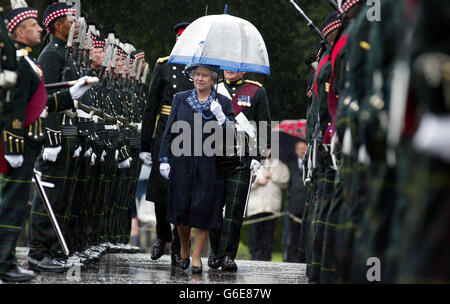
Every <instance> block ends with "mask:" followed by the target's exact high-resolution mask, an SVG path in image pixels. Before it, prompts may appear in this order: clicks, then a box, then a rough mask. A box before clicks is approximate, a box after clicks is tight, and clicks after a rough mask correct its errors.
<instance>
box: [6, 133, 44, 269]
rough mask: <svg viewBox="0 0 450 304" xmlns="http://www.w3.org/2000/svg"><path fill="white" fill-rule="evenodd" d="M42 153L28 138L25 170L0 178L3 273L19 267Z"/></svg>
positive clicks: (17, 170) (24, 155)
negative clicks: (18, 249) (19, 242)
mask: <svg viewBox="0 0 450 304" xmlns="http://www.w3.org/2000/svg"><path fill="white" fill-rule="evenodd" d="M40 150H41V145H40V144H39V145H33V144H32V143H30V142H29V141H28V140H27V139H25V152H24V154H23V157H24V162H23V165H22V167H20V168H16V169H14V168H10V173H9V174H8V175H3V174H1V175H0V190H1V191H0V273H5V272H7V271H8V270H10V269H11V268H13V267H15V266H16V265H17V261H16V256H15V248H16V243H17V239H18V238H19V235H20V232H21V231H22V227H23V225H24V224H25V220H26V217H27V215H28V212H29V210H30V208H29V206H28V202H29V200H30V192H31V188H32V182H31V178H32V176H33V168H34V162H35V160H36V158H37V156H38V155H39V152H40Z"/></svg>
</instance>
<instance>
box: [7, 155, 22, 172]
mask: <svg viewBox="0 0 450 304" xmlns="http://www.w3.org/2000/svg"><path fill="white" fill-rule="evenodd" d="M5 159H6V160H7V161H8V163H9V164H10V165H11V167H13V168H14V169H16V168H20V167H22V165H23V155H5Z"/></svg>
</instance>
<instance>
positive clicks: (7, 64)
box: [0, 6, 17, 130]
mask: <svg viewBox="0 0 450 304" xmlns="http://www.w3.org/2000/svg"><path fill="white" fill-rule="evenodd" d="M0 52H1V54H2V56H1V58H0V130H2V129H3V122H2V121H3V119H2V118H3V115H4V113H6V112H7V111H8V110H9V109H8V106H10V105H11V103H10V101H11V100H10V96H9V94H7V92H8V90H9V89H10V88H11V87H12V86H14V85H15V84H16V81H17V73H16V67H17V62H16V49H15V47H14V45H13V42H12V40H11V38H10V36H9V34H8V30H7V29H6V26H5V20H4V18H3V7H1V6H0Z"/></svg>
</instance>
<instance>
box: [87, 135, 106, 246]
mask: <svg viewBox="0 0 450 304" xmlns="http://www.w3.org/2000/svg"><path fill="white" fill-rule="evenodd" d="M103 148H104V144H103V141H102V140H99V139H96V140H95V141H94V143H93V151H94V153H95V155H97V159H96V161H95V164H94V166H92V167H91V168H90V177H89V180H90V184H89V186H88V189H87V192H86V196H85V197H86V202H87V206H86V211H85V212H86V217H85V223H84V226H85V230H86V243H87V244H89V245H98V243H96V242H95V235H96V234H95V232H96V231H95V230H94V225H95V224H96V221H95V220H96V217H95V212H96V209H97V208H96V206H97V205H96V204H97V203H98V202H97V201H96V194H97V193H98V191H99V190H100V179H101V172H102V171H101V170H102V168H103V163H102V162H101V161H100V159H101V156H102V153H103Z"/></svg>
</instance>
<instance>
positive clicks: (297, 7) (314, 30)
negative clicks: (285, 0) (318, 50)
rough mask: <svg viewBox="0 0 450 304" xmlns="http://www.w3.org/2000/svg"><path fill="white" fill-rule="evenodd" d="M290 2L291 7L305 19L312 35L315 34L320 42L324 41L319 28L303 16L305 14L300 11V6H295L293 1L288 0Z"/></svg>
mask: <svg viewBox="0 0 450 304" xmlns="http://www.w3.org/2000/svg"><path fill="white" fill-rule="evenodd" d="M290 2H291V3H292V5H293V6H294V7H295V9H296V10H297V12H298V13H299V14H300V15H301V16H302V17H303V18H305V20H306V22H308V26H309V27H310V28H311V29H312V30H313V32H314V33H316V34H317V35H319V37H320V38H321V39H322V40H325V37H323V34H322V32H321V31H320V30H319V28H318V27H317V26H316V25H315V24H314V22H312V20H311V19H309V17H308V16H307V15H306V14H305V12H304V11H303V10H302V9H301V7H300V6H298V5H297V3H295V2H294V0H290Z"/></svg>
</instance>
